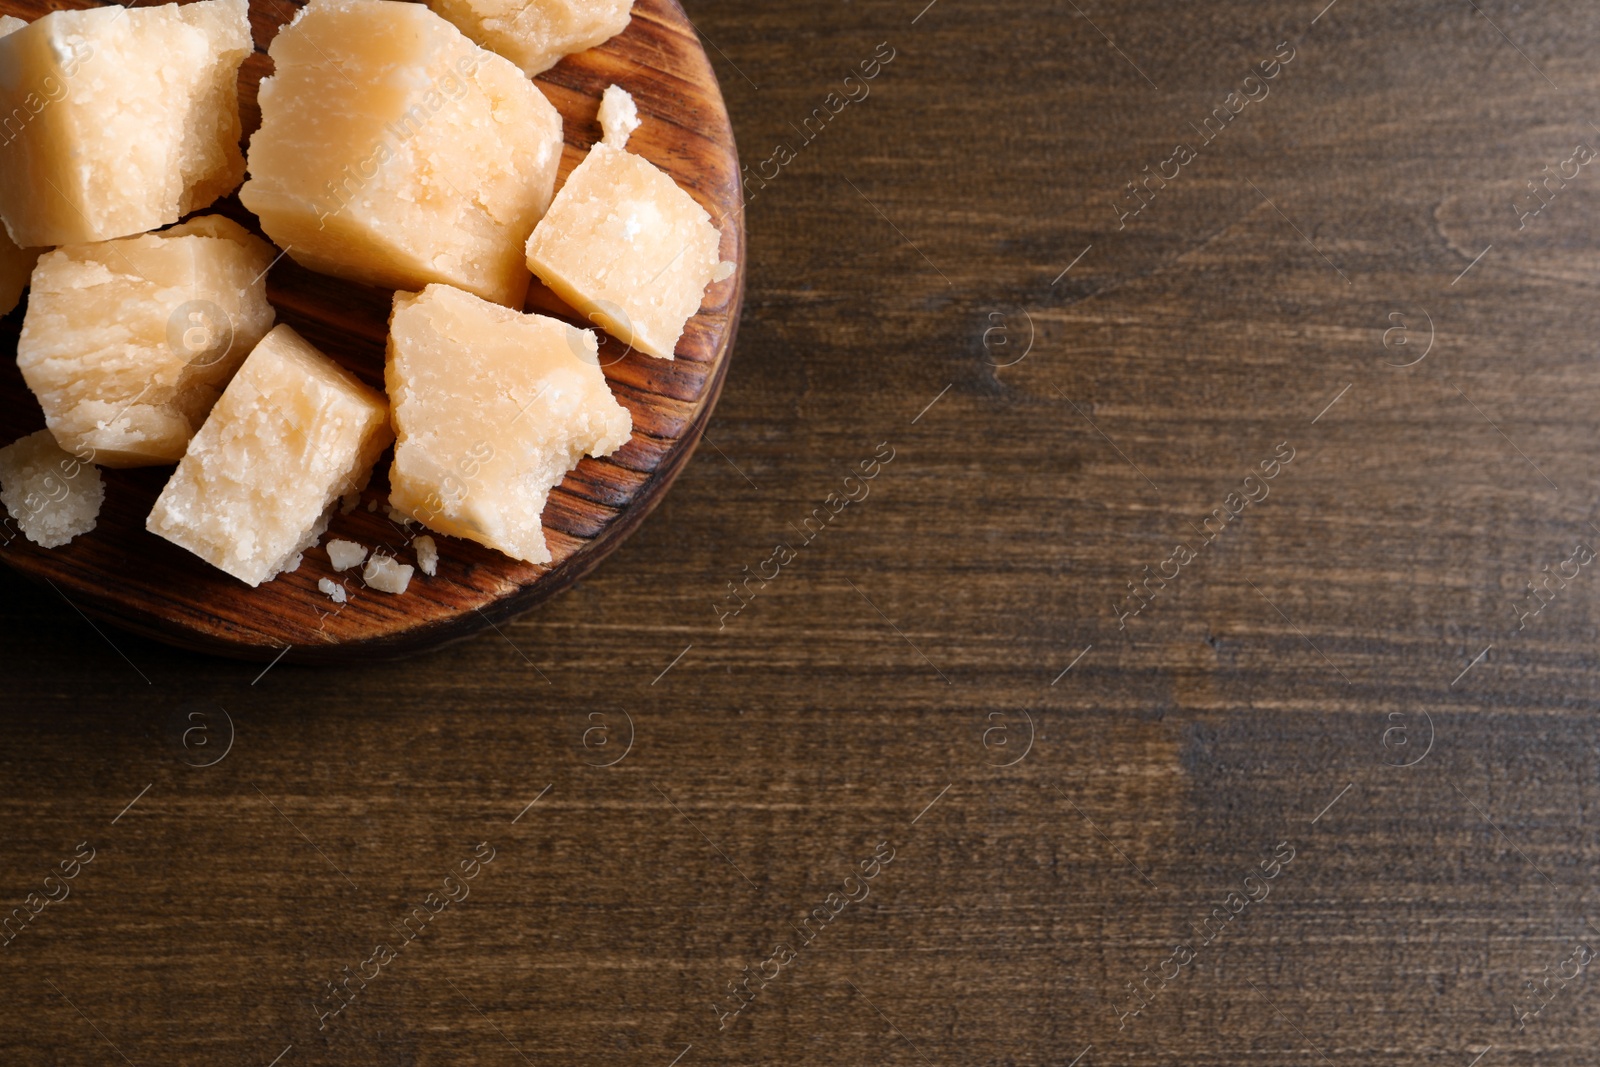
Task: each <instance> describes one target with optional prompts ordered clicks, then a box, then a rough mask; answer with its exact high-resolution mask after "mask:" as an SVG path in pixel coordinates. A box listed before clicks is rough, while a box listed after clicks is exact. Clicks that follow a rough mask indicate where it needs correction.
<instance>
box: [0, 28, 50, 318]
mask: <svg viewBox="0 0 1600 1067" xmlns="http://www.w3.org/2000/svg"><path fill="white" fill-rule="evenodd" d="M26 25H27V23H26V22H23V21H22V20H21V19H19V18H17V17H16V16H15V15H0V37H4V36H5V35H6V34H8V33H15V32H16V31H17V30H20V29H22V27H24V26H26ZM5 135H6V133H5V132H0V136H5ZM42 251H44V250H43V249H41V248H18V247H17V243H16V242H15V241H13V240H12V239H11V235H10V234H9V233H7V232H6V231H5V227H4V226H0V315H9V314H10V313H11V311H12V309H13V308H15V307H16V306H17V304H18V302H19V301H21V300H22V291H23V290H24V289H26V288H27V287H28V276H29V275H30V274H32V273H33V265H34V264H35V263H37V262H38V260H39V253H40V252H42Z"/></svg>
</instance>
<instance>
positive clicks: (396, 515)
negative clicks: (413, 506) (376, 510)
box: [383, 504, 415, 526]
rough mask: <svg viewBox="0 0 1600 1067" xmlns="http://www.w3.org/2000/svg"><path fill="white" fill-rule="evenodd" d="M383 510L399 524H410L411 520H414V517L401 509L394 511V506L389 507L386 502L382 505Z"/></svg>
mask: <svg viewBox="0 0 1600 1067" xmlns="http://www.w3.org/2000/svg"><path fill="white" fill-rule="evenodd" d="M383 510H384V511H385V512H387V513H388V515H389V518H390V519H392V520H393V521H395V522H398V523H399V524H400V525H401V526H410V525H411V524H412V522H414V521H415V520H414V519H412V518H411V516H410V515H407V514H406V513H405V512H403V511H396V510H395V509H394V508H392V507H390V506H389V505H387V504H385V505H384V506H383Z"/></svg>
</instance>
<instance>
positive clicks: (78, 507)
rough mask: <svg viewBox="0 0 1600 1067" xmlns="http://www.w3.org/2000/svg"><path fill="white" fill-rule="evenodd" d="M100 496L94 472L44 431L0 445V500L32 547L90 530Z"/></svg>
mask: <svg viewBox="0 0 1600 1067" xmlns="http://www.w3.org/2000/svg"><path fill="white" fill-rule="evenodd" d="M105 498H106V489H105V486H104V485H103V484H101V481H100V471H99V470H98V469H97V468H96V467H95V466H94V465H93V464H91V463H85V462H83V461H82V460H80V459H78V458H77V457H76V456H73V455H72V454H71V453H69V452H64V451H62V449H61V446H60V445H58V444H56V439H55V438H54V437H52V436H50V431H49V430H40V431H39V432H38V433H34V434H29V435H28V436H27V437H24V438H22V439H21V440H20V441H13V442H12V443H11V444H9V445H7V446H6V447H4V448H0V503H3V504H5V508H6V513H7V514H9V515H10V516H11V517H12V518H13V519H15V520H16V522H17V528H18V529H20V530H21V531H22V532H23V534H24V535H25V536H26V537H27V538H28V540H30V541H32V542H33V543H34V544H36V545H40V546H42V547H44V548H59V547H60V546H62V545H64V544H66V543H67V542H68V541H71V540H72V539H73V538H74V537H77V536H78V535H79V534H85V533H88V532H89V531H90V530H92V529H94V527H95V522H96V521H97V520H98V519H99V517H100V505H101V504H102V503H103V502H104V501H105ZM9 539H10V538H9V536H8V537H7V540H9Z"/></svg>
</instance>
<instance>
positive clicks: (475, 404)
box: [385, 285, 633, 563]
mask: <svg viewBox="0 0 1600 1067" xmlns="http://www.w3.org/2000/svg"><path fill="white" fill-rule="evenodd" d="M597 353H598V344H597V342H596V340H595V335H594V333H593V332H591V331H589V330H579V329H576V328H574V327H572V326H568V325H567V324H566V323H564V322H560V321H557V320H556V319H551V318H546V317H545V316H543V315H523V314H520V313H518V312H515V311H509V310H507V309H505V308H501V307H496V306H495V305H493V304H489V303H485V302H484V301H482V300H479V299H477V298H475V297H473V296H470V295H468V294H467V293H463V292H460V291H459V290H456V289H451V288H449V287H448V286H443V285H430V286H428V287H427V288H426V289H424V290H423V291H422V292H421V293H396V294H395V298H394V314H393V315H392V316H391V317H390V320H389V360H388V365H387V367H386V370H385V379H386V381H387V383H388V387H389V397H390V399H391V401H392V402H393V404H394V425H395V432H396V434H397V435H398V440H397V442H396V444H395V452H394V466H393V467H392V468H391V469H390V471H389V487H390V488H389V500H390V502H391V503H393V505H394V506H395V507H396V508H399V509H400V510H401V511H403V512H405V513H406V514H408V515H410V516H411V517H412V518H414V519H416V520H417V521H418V522H420V523H422V524H423V525H424V526H427V527H428V528H429V529H432V530H434V531H435V532H437V533H443V534H451V535H453V536H455V537H465V538H467V539H469V540H472V541H476V542H478V543H479V544H481V545H487V546H488V547H490V548H494V549H498V550H500V551H501V552H504V553H505V554H506V555H508V556H512V557H514V558H516V559H520V560H525V561H527V562H529V563H549V562H550V559H551V556H550V549H549V547H548V546H547V545H546V544H545V537H544V529H543V526H542V525H541V522H540V516H541V515H542V514H543V512H544V506H545V501H546V499H547V498H548V497H549V494H550V490H551V488H552V487H554V486H555V485H556V484H557V483H559V482H560V481H561V479H562V477H563V476H564V475H565V474H566V473H567V471H569V470H571V469H572V468H573V467H575V466H577V465H578V460H579V459H580V458H582V456H583V455H584V453H588V454H589V455H591V456H605V455H610V454H611V453H612V452H615V451H616V450H617V449H619V448H621V447H622V446H623V445H624V444H626V443H627V441H628V438H629V435H630V433H631V432H632V429H633V418H632V416H630V415H629V414H628V410H627V409H626V408H624V407H623V406H622V405H620V404H618V403H617V401H616V399H615V398H614V397H613V396H612V395H611V389H610V387H609V386H608V385H607V384H606V380H605V375H604V374H602V373H601V372H600V365H599V357H598V354H597Z"/></svg>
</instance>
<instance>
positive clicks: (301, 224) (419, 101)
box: [239, 0, 562, 308]
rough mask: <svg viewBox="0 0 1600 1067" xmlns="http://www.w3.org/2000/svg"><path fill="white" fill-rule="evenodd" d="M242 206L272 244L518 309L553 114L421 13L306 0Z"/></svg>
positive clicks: (391, 281)
mask: <svg viewBox="0 0 1600 1067" xmlns="http://www.w3.org/2000/svg"><path fill="white" fill-rule="evenodd" d="M269 54H270V55H271V56H272V60H273V62H274V63H275V64H276V65H277V73H276V74H274V75H273V76H272V77H270V78H267V79H266V80H265V81H263V82H262V83H261V92H260V100H261V128H260V129H259V130H258V131H256V133H255V135H254V136H252V137H251V138H250V180H249V181H248V182H246V183H245V186H244V188H243V189H242V190H241V191H240V193H239V198H240V199H241V200H243V201H244V204H245V206H246V207H248V208H249V209H250V210H251V211H254V212H255V213H256V214H257V215H258V216H259V217H260V219H261V226H262V228H263V229H264V230H265V231H266V233H267V235H268V236H269V237H271V238H272V239H273V240H274V241H275V242H277V244H278V245H279V247H281V248H283V249H284V250H285V251H287V252H288V254H289V255H290V256H291V257H293V258H294V259H295V260H297V261H299V262H300V263H303V264H305V265H306V266H307V267H310V268H311V269H312V270H316V271H321V272H323V273H325V274H333V275H337V276H338V277H341V278H349V279H351V280H352V281H357V282H364V283H366V284H369V285H376V286H382V287H384V288H389V289H420V288H422V287H423V286H424V285H426V284H428V283H429V282H445V283H448V284H450V285H455V286H458V287H460V288H462V289H466V290H467V291H468V292H472V293H476V294H478V295H479V296H481V297H483V298H484V299H486V300H493V301H495V302H497V303H502V304H506V305H508V306H511V307H518V308H520V307H521V306H522V301H523V299H524V298H525V297H526V295H527V291H528V281H529V277H528V271H527V267H526V265H525V264H524V263H523V259H522V255H521V250H522V246H523V243H524V242H525V241H526V240H527V239H528V235H529V234H530V233H531V232H532V231H533V226H534V223H536V222H538V221H539V218H540V216H541V215H543V214H544V212H545V209H546V208H547V207H549V205H550V198H551V194H552V193H553V192H554V190H555V181H556V169H557V166H558V164H559V162H560V159H561V146H562V137H561V116H560V114H559V113H558V112H557V111H556V109H555V108H554V107H553V106H552V105H551V103H550V101H548V100H546V99H545V98H544V94H543V93H541V92H540V91H539V90H538V88H537V87H535V86H534V85H533V83H532V82H530V81H528V79H527V78H526V77H524V76H523V75H522V73H521V72H520V71H519V70H517V68H516V67H515V66H513V65H512V64H511V63H510V62H508V61H506V60H505V59H502V58H501V57H499V56H497V55H495V54H493V53H492V52H485V51H484V50H483V49H481V48H479V47H477V46H476V45H474V44H473V43H472V42H471V41H469V40H467V38H465V37H463V36H462V35H461V32H460V31H459V30H457V29H456V28H455V27H454V26H451V25H450V24H449V23H448V22H446V21H445V20H444V19H442V18H440V17H439V16H438V15H435V14H434V13H433V12H431V11H429V10H428V9H427V8H426V7H423V6H422V5H421V4H412V3H401V2H397V0H312V2H311V3H310V4H309V5H308V6H307V7H305V8H302V9H301V11H300V13H299V14H298V15H297V16H296V17H295V19H294V21H293V22H291V23H290V24H289V25H288V26H287V27H285V28H284V30H283V31H282V32H281V33H279V34H278V36H277V37H276V38H275V39H274V40H273V42H272V47H271V49H270V50H269Z"/></svg>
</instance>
